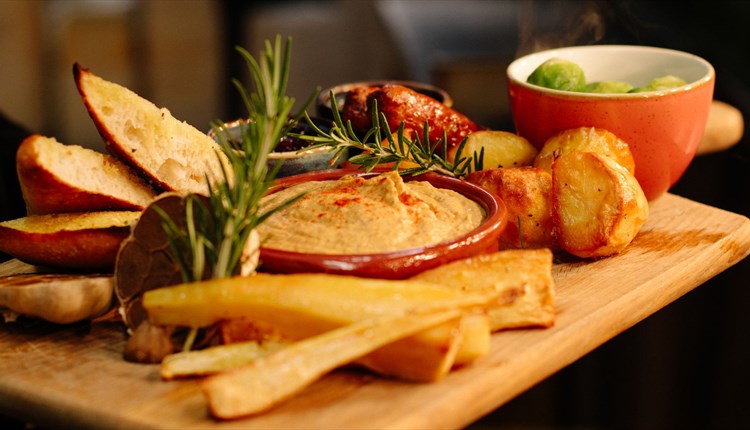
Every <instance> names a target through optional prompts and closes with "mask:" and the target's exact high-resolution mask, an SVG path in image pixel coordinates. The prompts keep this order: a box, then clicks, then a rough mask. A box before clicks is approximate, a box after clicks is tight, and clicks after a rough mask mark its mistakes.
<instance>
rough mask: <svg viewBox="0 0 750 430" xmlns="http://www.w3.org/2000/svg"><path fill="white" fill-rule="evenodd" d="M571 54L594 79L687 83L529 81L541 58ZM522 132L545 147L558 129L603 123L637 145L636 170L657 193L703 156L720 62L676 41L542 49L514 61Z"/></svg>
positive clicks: (515, 108) (511, 81) (512, 78)
mask: <svg viewBox="0 0 750 430" xmlns="http://www.w3.org/2000/svg"><path fill="white" fill-rule="evenodd" d="M550 58H563V59H567V60H570V61H573V62H574V63H576V64H578V65H579V66H581V68H582V69H583V70H584V72H585V74H586V81H587V82H596V81H624V82H628V83H630V84H631V85H633V86H636V87H642V86H645V85H646V84H647V83H648V82H649V81H651V80H652V79H654V78H657V77H661V76H665V75H674V76H678V77H680V78H682V79H684V80H685V81H686V82H687V84H686V85H684V86H681V87H677V88H672V89H669V90H660V91H651V92H642V93H625V94H594V93H579V92H569V91H560V90H552V89H547V88H543V87H540V86H537V85H532V84H529V83H527V82H526V79H527V78H528V76H529V75H530V74H531V72H532V71H533V70H534V69H536V67H537V66H539V65H540V64H542V63H543V62H544V61H546V60H548V59H550ZM507 78H508V94H509V97H510V106H511V111H512V114H513V121H514V124H515V128H516V132H517V133H518V134H520V135H521V136H523V137H525V138H526V139H528V140H529V141H530V142H531V143H532V144H534V145H535V146H536V147H538V148H541V146H542V145H543V144H544V142H545V141H546V140H547V139H548V138H549V137H551V136H553V135H555V134H557V133H559V132H560V131H562V130H566V129H571V128H577V127H600V128H604V129H607V130H609V131H611V132H612V133H614V134H615V135H617V136H618V137H619V138H621V139H622V140H624V141H626V142H627V143H628V144H629V145H630V149H631V151H632V153H633V158H634V159H635V176H636V178H637V179H638V181H639V183H640V184H641V187H642V188H643V191H644V193H645V194H646V197H647V198H648V199H649V200H653V199H655V198H657V197H659V196H661V195H662V194H664V193H665V192H666V191H668V190H669V188H670V187H671V186H672V185H674V184H675V182H677V180H678V179H679V178H680V176H682V174H683V173H684V172H685V169H687V167H688V165H689V164H690V162H691V161H692V159H693V157H694V156H695V151H696V150H697V148H698V145H699V143H700V141H701V138H702V137H703V132H704V129H705V127H706V121H707V119H708V112H709V108H710V106H711V101H712V99H713V90H714V82H715V73H714V69H713V67H712V66H711V64H710V63H708V62H707V61H706V60H704V59H702V58H700V57H697V56H695V55H692V54H688V53H685V52H680V51H675V50H671V49H664V48H655V47H646V46H625V45H592V46H575V47H567V48H560V49H553V50H549V51H543V52H537V53H534V54H530V55H527V56H524V57H521V58H519V59H517V60H515V61H513V62H512V63H511V64H510V65H509V66H508V69H507Z"/></svg>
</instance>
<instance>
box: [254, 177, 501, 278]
mask: <svg viewBox="0 0 750 430" xmlns="http://www.w3.org/2000/svg"><path fill="white" fill-rule="evenodd" d="M352 174H353V175H361V176H364V177H372V176H374V175H377V174H379V173H377V172H371V173H364V172H363V171H361V170H352V169H334V170H322V171H315V172H309V173H303V174H300V175H295V176H289V177H286V178H281V179H279V180H278V182H277V184H276V185H275V186H274V187H272V188H271V190H269V192H271V193H272V192H276V191H279V190H281V189H283V188H288V187H290V186H293V185H295V184H298V183H301V182H305V181H324V180H336V179H339V178H341V177H342V176H344V175H352ZM404 180H409V181H412V180H418V181H427V182H429V183H431V184H432V185H433V186H435V187H437V188H446V189H451V190H454V191H456V192H458V193H461V194H463V195H464V196H466V197H468V198H469V199H472V200H474V201H476V202H477V203H479V205H480V206H481V207H482V208H483V209H484V211H485V214H486V217H485V219H484V221H483V222H482V224H480V225H479V226H478V227H477V228H476V229H474V230H472V231H470V232H469V233H467V234H465V235H462V236H458V237H456V238H454V239H452V240H450V241H446V242H441V243H437V244H434V245H429V246H424V247H419V248H411V249H404V250H400V251H394V252H386V253H375V254H356V255H349V254H346V255H340V254H310V253H301V252H290V251H283V250H279V249H273V248H266V247H261V248H260V260H261V270H262V271H265V272H272V273H333V274H339V275H351V276H360V277H366V278H380V279H404V278H408V277H410V276H412V275H415V274H417V273H419V272H422V271H424V270H427V269H430V268H433V267H437V266H439V265H442V264H445V263H448V262H450V261H454V260H458V259H461V258H468V257H471V256H474V255H478V254H481V253H486V252H491V251H496V250H497V249H498V238H499V237H500V234H501V233H502V231H503V229H504V228H505V224H506V207H505V204H504V203H503V202H502V201H501V200H499V199H497V198H495V197H494V196H493V195H492V194H491V193H489V192H487V191H486V190H484V189H483V188H481V187H479V186H476V185H474V184H470V183H468V182H466V181H463V180H460V179H455V178H450V177H447V176H442V175H437V174H425V175H419V176H416V177H412V178H404ZM342 239H343V238H342Z"/></svg>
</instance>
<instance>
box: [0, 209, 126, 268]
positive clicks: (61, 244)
mask: <svg viewBox="0 0 750 430" xmlns="http://www.w3.org/2000/svg"><path fill="white" fill-rule="evenodd" d="M139 216H140V212H138V211H127V212H86V213H75V214H53V215H36V216H29V217H26V218H21V219H17V220H12V221H6V222H2V223H0V250H1V251H3V252H5V253H7V254H9V255H12V256H13V257H15V258H17V259H19V260H21V261H23V262H25V263H28V264H33V265H38V266H46V267H56V268H63V269H77V270H106V271H111V270H112V268H113V267H114V263H115V259H116V257H117V251H118V250H119V248H120V244H121V243H122V241H123V240H125V238H127V236H128V234H129V233H130V224H131V223H132V222H135V220H137V219H138V217H139ZM107 220H110V221H109V222H108V221H107Z"/></svg>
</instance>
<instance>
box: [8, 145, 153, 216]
mask: <svg viewBox="0 0 750 430" xmlns="http://www.w3.org/2000/svg"><path fill="white" fill-rule="evenodd" d="M16 169H17V171H18V180H19V182H20V185H21V192H22V194H23V198H24V201H25V202H26V210H27V212H28V214H30V215H44V214H52V213H66V212H89V211H110V210H143V209H144V208H145V207H146V206H147V205H148V204H149V203H150V202H151V200H153V199H154V197H156V191H155V190H154V189H153V188H152V187H151V186H149V185H148V184H147V183H146V181H144V180H143V179H142V178H140V177H138V176H137V175H136V174H135V172H133V171H132V170H131V169H130V168H129V167H128V166H126V165H125V164H123V163H122V162H121V161H119V160H118V159H117V158H115V157H113V156H111V155H109V154H102V153H100V152H96V151H94V150H91V149H88V148H84V147H81V146H77V145H64V144H62V143H60V142H58V141H57V140H55V139H54V138H51V137H44V136H40V135H38V134H33V135H31V136H29V137H28V138H26V139H25V140H24V141H23V142H21V146H19V148H18V152H17V153H16Z"/></svg>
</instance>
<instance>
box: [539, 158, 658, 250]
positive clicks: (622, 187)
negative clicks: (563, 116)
mask: <svg viewBox="0 0 750 430" xmlns="http://www.w3.org/2000/svg"><path fill="white" fill-rule="evenodd" d="M647 218H648V201H647V200H646V196H645V194H644V193H643V190H642V189H641V187H640V185H639V184H638V181H637V180H636V179H635V176H633V174H632V173H631V172H630V171H629V170H628V169H627V168H625V167H623V166H622V165H620V164H619V163H617V162H616V161H615V160H614V159H613V158H610V157H608V156H606V155H602V154H598V153H594V152H580V151H573V152H570V153H565V154H562V155H560V156H559V157H557V159H556V160H555V161H554V163H552V222H553V225H554V229H555V235H556V237H557V240H558V242H559V244H560V246H561V248H562V249H564V250H565V251H567V252H569V253H571V254H573V255H576V256H578V257H582V258H597V257H605V256H609V255H612V254H616V253H618V252H621V251H622V250H623V249H624V248H625V247H626V246H627V245H628V244H630V242H631V241H632V240H633V238H634V237H635V236H636V234H638V231H640V229H641V226H643V224H644V223H645V222H646V219H647Z"/></svg>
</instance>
